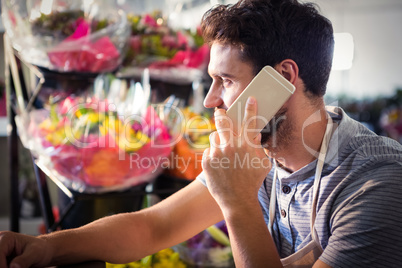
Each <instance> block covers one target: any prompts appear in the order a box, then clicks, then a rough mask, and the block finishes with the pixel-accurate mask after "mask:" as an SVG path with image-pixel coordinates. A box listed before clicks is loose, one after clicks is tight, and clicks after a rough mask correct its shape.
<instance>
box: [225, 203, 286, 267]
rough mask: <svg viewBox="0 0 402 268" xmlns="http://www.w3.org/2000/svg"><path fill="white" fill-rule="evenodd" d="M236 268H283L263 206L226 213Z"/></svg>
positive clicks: (238, 207)
mask: <svg viewBox="0 0 402 268" xmlns="http://www.w3.org/2000/svg"><path fill="white" fill-rule="evenodd" d="M224 215H225V220H226V224H227V226H228V230H229V237H230V241H231V246H232V250H233V256H234V258H235V262H236V267H238V268H242V267H256V268H257V267H268V266H269V267H282V264H281V262H280V258H279V255H278V252H277V249H276V246H275V243H274V241H273V239H272V237H271V234H270V233H269V231H268V228H267V226H266V224H265V221H264V218H263V215H262V212H261V209H260V206H259V204H258V203H257V204H255V205H250V206H242V205H239V206H236V208H234V209H232V210H230V211H226V212H224Z"/></svg>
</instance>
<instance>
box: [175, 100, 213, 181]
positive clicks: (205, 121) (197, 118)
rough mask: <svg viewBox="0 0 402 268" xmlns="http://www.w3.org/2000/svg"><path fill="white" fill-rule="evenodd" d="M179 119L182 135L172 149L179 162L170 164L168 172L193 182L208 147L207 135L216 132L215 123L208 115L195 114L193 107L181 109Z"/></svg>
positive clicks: (199, 170)
mask: <svg viewBox="0 0 402 268" xmlns="http://www.w3.org/2000/svg"><path fill="white" fill-rule="evenodd" d="M181 119H182V121H181V128H182V130H181V133H182V134H183V135H182V137H181V139H180V140H179V141H178V142H177V144H175V147H174V149H173V154H174V156H175V159H179V160H180V161H177V162H172V163H171V165H170V167H169V170H168V172H169V173H170V174H171V175H173V176H176V177H179V178H184V179H187V180H194V179H195V178H196V177H197V176H198V174H200V173H201V171H202V167H201V161H202V155H203V152H204V150H205V149H206V148H208V147H209V135H210V134H211V132H213V131H215V130H216V127H215V122H214V119H213V117H212V115H211V114H210V113H208V112H201V113H197V112H195V111H194V109H193V107H186V108H184V109H182V118H181ZM181 163H185V164H184V165H183V164H181ZM175 164H176V165H175Z"/></svg>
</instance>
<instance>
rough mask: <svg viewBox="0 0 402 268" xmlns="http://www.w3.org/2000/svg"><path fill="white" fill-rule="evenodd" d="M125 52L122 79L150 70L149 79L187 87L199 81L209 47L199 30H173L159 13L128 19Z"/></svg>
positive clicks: (205, 63) (207, 57)
mask: <svg viewBox="0 0 402 268" xmlns="http://www.w3.org/2000/svg"><path fill="white" fill-rule="evenodd" d="M128 21H129V23H130V25H131V35H130V39H129V46H128V52H127V54H126V57H125V58H124V63H123V65H124V67H123V69H122V70H121V75H123V76H124V75H129V74H131V75H133V74H134V75H135V74H137V73H138V72H141V70H142V68H149V69H150V74H151V77H152V78H156V79H158V80H163V81H168V82H174V83H176V84H180V83H188V82H192V81H193V80H195V79H197V78H199V77H201V75H202V71H203V69H204V68H205V67H206V65H207V63H208V60H209V47H208V45H207V44H204V41H203V39H202V37H201V33H200V30H199V29H197V30H196V31H195V32H192V31H190V30H173V29H171V28H170V27H169V26H168V23H167V20H166V18H164V17H163V15H162V14H161V13H158V12H154V13H150V14H144V15H129V16H128Z"/></svg>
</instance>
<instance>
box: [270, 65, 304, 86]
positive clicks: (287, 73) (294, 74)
mask: <svg viewBox="0 0 402 268" xmlns="http://www.w3.org/2000/svg"><path fill="white" fill-rule="evenodd" d="M275 70H277V71H278V72H279V73H280V74H281V75H282V76H283V77H285V78H286V79H287V80H288V81H289V82H290V83H292V84H293V85H296V81H297V80H298V78H299V66H297V64H296V62H295V61H293V60H291V59H286V60H283V61H281V62H280V63H278V64H277V65H275Z"/></svg>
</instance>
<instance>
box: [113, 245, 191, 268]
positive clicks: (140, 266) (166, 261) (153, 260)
mask: <svg viewBox="0 0 402 268" xmlns="http://www.w3.org/2000/svg"><path fill="white" fill-rule="evenodd" d="M186 267H187V265H186V264H185V263H183V262H182V261H181V260H180V258H179V254H178V253H177V252H174V251H173V250H172V249H171V248H167V249H163V250H161V251H159V252H157V253H155V254H153V255H149V256H147V257H145V258H143V259H141V260H139V261H136V262H131V263H127V264H112V263H106V268H186Z"/></svg>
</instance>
